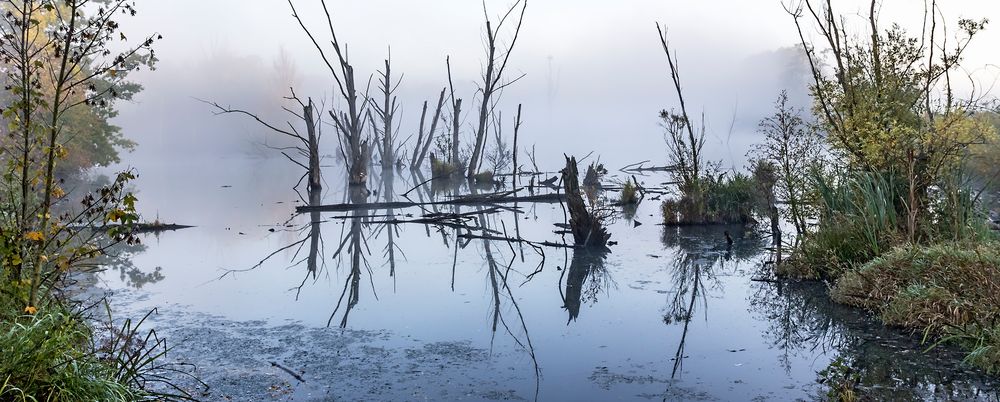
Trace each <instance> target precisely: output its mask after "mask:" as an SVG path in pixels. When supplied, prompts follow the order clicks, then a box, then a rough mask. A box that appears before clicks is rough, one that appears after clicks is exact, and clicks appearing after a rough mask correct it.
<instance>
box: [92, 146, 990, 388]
mask: <svg viewBox="0 0 1000 402" xmlns="http://www.w3.org/2000/svg"><path fill="white" fill-rule="evenodd" d="M288 165H290V164H288V163H287V162H286V161H280V160H274V159H254V158H229V159H205V160H198V159H192V160H190V161H187V162H186V163H184V164H183V165H178V164H175V163H171V162H163V163H162V164H157V163H153V162H150V163H145V164H143V165H142V166H141V172H140V179H139V181H138V183H139V184H138V185H139V188H138V189H137V191H138V194H139V198H140V200H142V201H145V204H143V207H144V208H145V210H144V212H145V216H146V217H147V218H150V219H151V218H153V217H154V216H158V217H159V218H160V219H163V220H165V221H176V222H177V223H182V224H191V225H195V226H196V227H194V228H191V229H186V230H182V231H176V232H164V233H158V234H150V235H147V236H146V237H145V238H144V244H143V245H142V246H139V247H134V248H131V249H123V250H120V251H121V253H120V254H119V256H118V257H119V258H118V259H117V260H116V262H114V263H113V264H111V266H110V267H109V269H108V270H107V271H106V272H105V273H103V274H101V276H100V278H99V279H100V285H101V286H102V287H104V288H106V289H108V290H110V291H111V292H112V293H113V296H112V298H111V300H112V301H113V303H114V308H115V311H116V314H117V315H118V316H119V318H123V317H141V316H142V315H143V314H145V312H146V311H148V310H149V309H153V308H156V309H157V313H156V314H154V315H153V316H152V317H151V318H150V320H149V321H148V322H147V323H145V324H146V326H147V327H148V328H153V329H156V330H157V331H158V332H159V334H160V335H163V336H166V337H167V338H168V341H169V343H170V345H172V347H173V348H174V349H173V350H172V351H171V352H170V354H169V355H168V357H169V360H170V361H172V362H178V363H185V364H191V365H193V366H194V367H195V368H196V369H195V370H194V372H195V374H196V375H198V376H199V377H200V378H201V379H202V380H204V381H205V382H206V383H208V384H209V385H210V387H211V388H209V389H207V390H206V389H204V388H198V387H197V386H196V385H197V384H194V383H190V382H184V381H180V382H181V383H182V384H184V386H185V387H188V388H190V389H192V390H196V391H197V392H198V393H197V395H198V396H199V397H200V398H203V399H205V400H539V401H563V400H566V401H580V400H665V401H667V400H670V401H672V400H782V401H783V400H812V399H816V398H818V397H819V396H821V394H822V393H824V392H826V388H825V386H824V385H822V384H821V383H820V381H818V380H819V379H820V377H821V375H820V374H818V373H819V372H821V371H824V370H827V369H828V367H831V363H833V366H832V367H833V369H832V370H834V371H836V370H841V371H843V372H848V373H849V374H848V375H850V376H852V377H850V378H852V379H855V380H856V381H858V382H859V384H860V386H862V387H865V388H866V389H870V390H872V391H873V392H875V395H881V396H882V397H883V398H884V399H894V400H899V399H902V400H911V399H917V400H920V399H925V400H937V399H945V400H951V399H959V400H966V399H968V400H997V398H998V395H1000V394H998V391H997V383H996V382H995V381H994V380H992V379H990V378H989V377H986V376H984V375H982V374H980V373H977V372H974V371H970V370H967V369H964V368H962V367H960V366H959V365H958V363H957V362H959V361H960V360H961V357H960V356H958V355H956V354H954V353H953V352H952V351H949V350H946V349H944V348H938V349H934V350H931V351H928V352H925V351H924V347H921V346H920V345H919V342H918V341H919V338H918V337H915V336H910V335H907V334H903V333H900V332H898V331H896V330H893V329H887V328H884V327H882V326H881V325H879V324H878V323H877V322H876V321H875V319H873V318H872V317H870V316H868V315H867V314H865V313H862V312H859V311H856V310H853V309H849V308H844V307H841V306H837V305H833V304H831V302H829V301H828V298H827V297H826V295H825V288H824V285H822V284H817V283H781V282H776V281H773V280H770V279H768V278H769V276H768V275H767V274H766V264H767V262H768V261H769V260H770V255H769V251H768V250H769V249H768V239H769V237H767V235H766V234H762V233H759V232H757V231H754V230H752V229H750V228H744V227H739V226H736V227H731V226H730V227H682V228H667V227H664V226H661V225H659V224H658V222H659V221H660V216H659V201H658V200H657V199H656V198H657V197H658V196H656V195H655V194H647V197H646V199H645V200H644V201H643V202H642V203H641V204H640V205H639V206H638V208H636V209H635V210H631V211H622V210H621V208H620V207H618V211H619V213H617V214H615V216H614V217H613V218H612V221H611V222H612V223H611V225H610V227H609V229H610V232H611V233H612V239H611V240H612V241H614V242H617V244H616V245H614V246H612V247H611V251H610V252H608V253H599V252H588V251H584V250H574V249H572V248H566V247H561V246H559V245H560V244H563V243H565V242H566V241H567V240H566V238H565V237H566V236H565V235H563V234H561V233H562V231H563V229H562V227H563V226H562V225H563V224H565V222H566V219H567V217H566V212H565V211H564V209H563V206H562V204H560V203H558V202H556V203H517V204H513V203H511V204H507V203H503V204H499V203H498V204H475V203H473V204H469V205H457V204H454V203H450V201H449V200H455V199H456V197H463V196H465V197H467V196H469V195H470V194H479V195H480V196H481V195H482V194H492V193H494V192H495V191H504V190H503V189H500V190H497V189H494V188H485V189H484V188H479V189H477V188H472V189H469V188H468V186H467V185H465V184H464V183H461V184H456V183H439V182H438V181H431V182H427V183H425V184H423V185H418V184H421V183H424V182H425V181H426V177H422V176H421V175H419V174H414V173H411V172H410V171H408V170H406V171H399V172H394V173H391V174H381V175H378V174H375V175H373V176H372V177H371V178H370V179H369V187H370V188H371V192H370V194H366V193H365V192H361V191H350V190H349V189H348V188H347V186H346V184H345V182H344V179H343V176H344V175H343V174H338V173H336V172H337V171H338V170H337V169H336V168H335V167H331V168H329V169H327V171H326V176H325V180H326V183H325V190H324V191H323V192H322V195H321V196H319V195H316V196H315V197H314V199H312V200H310V199H308V198H309V197H304V196H300V195H299V194H298V193H297V192H296V191H294V190H293V189H292V187H293V185H294V184H295V183H296V181H297V180H298V179H299V173H298V172H297V171H295V170H294V168H291V167H289V166H288ZM556 174H557V173H550V174H548V175H544V176H540V178H541V179H545V178H548V177H549V176H555V175H556ZM626 177H627V175H626V174H624V173H621V172H612V173H611V174H609V175H608V176H606V177H605V178H604V182H605V183H606V184H612V185H613V184H614V183H620V182H621V181H622V180H624V179H625V178H626ZM193 178H197V179H193ZM667 179H668V178H667V177H663V176H658V175H656V174H653V175H649V176H641V177H639V180H640V181H641V182H644V183H647V184H657V183H661V182H663V181H666V180H667ZM508 180H509V178H508ZM508 187H509V186H508ZM535 193H536V194H551V193H553V190H550V189H545V188H538V189H537V190H535ZM404 194H405V195H404ZM518 195H527V194H518ZM595 196H596V197H603V198H604V199H606V200H612V199H614V198H615V197H617V193H616V192H614V191H608V192H605V193H603V194H595ZM310 201H312V204H320V203H322V204H342V203H343V204H360V203H368V204H371V203H388V202H393V203H395V204H391V205H392V206H393V208H391V209H385V208H382V209H374V208H365V209H354V210H349V211H343V212H313V213H305V214H296V213H295V210H296V207H299V206H303V205H306V204H309V203H310ZM409 201H412V202H414V203H425V202H428V201H434V202H438V204H430V205H419V206H413V207H401V205H403V204H400V203H401V202H409ZM428 218H433V219H431V220H428ZM428 222H433V223H428ZM469 227H473V228H479V229H480V230H477V231H470V230H468V228H469ZM484 233H485V234H487V235H486V236H482V235H483V234H484ZM727 233H729V234H731V236H732V238H733V245H732V246H731V247H729V246H727V241H726V234H727ZM484 237H485V238H484ZM569 237H571V236H569ZM504 238H520V239H525V240H529V241H530V243H524V242H510V241H506V240H502V239H504ZM569 241H571V239H570V240H569ZM827 372H831V370H827ZM837 372H840V371H837Z"/></svg>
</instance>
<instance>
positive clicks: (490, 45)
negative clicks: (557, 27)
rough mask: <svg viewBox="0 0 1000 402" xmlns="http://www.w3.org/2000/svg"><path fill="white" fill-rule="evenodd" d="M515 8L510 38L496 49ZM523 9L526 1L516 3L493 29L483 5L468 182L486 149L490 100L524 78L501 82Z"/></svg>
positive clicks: (514, 42)
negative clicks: (482, 57) (482, 58)
mask: <svg viewBox="0 0 1000 402" xmlns="http://www.w3.org/2000/svg"><path fill="white" fill-rule="evenodd" d="M518 6H520V8H521V10H520V13H519V16H518V18H517V26H516V27H515V28H514V38H513V39H512V40H511V41H510V44H509V45H507V46H506V47H498V43H497V42H498V37H497V36H498V35H499V34H500V31H501V29H503V27H504V24H505V23H506V22H507V21H508V19H509V18H510V17H511V15H512V14H513V13H514V12H515V11H516V10H517V8H518ZM527 7H528V1H527V0H523V1H522V0H518V1H517V2H516V3H514V5H513V6H511V7H510V8H509V9H508V10H507V13H505V14H504V15H503V17H501V18H500V21H499V22H498V23H497V24H496V26H493V22H492V21H490V17H489V14H488V12H487V11H486V8H485V5H484V7H483V15H484V16H485V17H486V64H485V65H486V71H485V72H484V73H483V83H482V88H480V89H479V91H480V92H482V98H481V99H480V102H481V103H480V105H479V127H478V129H477V130H476V143H475V145H474V146H473V147H472V157H471V159H469V166H468V174H467V177H470V178H471V177H473V176H475V175H476V173H478V171H479V168H480V164H482V159H483V151H484V148H485V147H486V136H487V134H488V132H489V129H488V125H489V118H490V115H491V114H492V111H493V107H494V105H495V101H496V99H494V96H497V95H498V92H500V91H502V90H503V88H505V87H507V86H508V85H510V84H513V83H514V82H516V81H518V80H519V79H521V78H522V77H524V75H521V76H520V77H518V78H515V79H513V80H511V81H506V82H505V81H504V80H503V78H504V72H505V70H506V69H507V62H508V61H509V60H510V55H511V53H512V52H513V50H514V45H515V44H517V38H518V36H519V35H520V33H521V24H522V23H523V22H524V11H525V10H526V9H527Z"/></svg>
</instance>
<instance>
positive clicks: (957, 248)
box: [830, 242, 1000, 372]
mask: <svg viewBox="0 0 1000 402" xmlns="http://www.w3.org/2000/svg"><path fill="white" fill-rule="evenodd" d="M830 293H831V296H832V297H833V299H834V300H835V301H837V302H839V303H844V304H849V305H853V306H858V307H863V308H866V309H869V310H871V311H873V312H875V313H876V314H878V316H879V317H880V319H881V320H882V321H884V322H885V323H886V324H889V325H894V326H901V327H905V328H910V329H913V330H919V331H922V332H923V333H924V335H925V337H924V339H925V341H932V340H937V341H938V343H940V342H950V343H954V344H958V345H960V346H962V347H964V348H966V349H967V350H968V351H969V352H970V353H969V355H968V358H967V359H966V360H967V362H969V363H972V364H975V365H976V366H979V367H982V368H985V369H987V370H989V371H991V372H996V371H997V370H998V369H1000V351H998V349H997V346H1000V322H998V320H997V318H998V317H997V311H1000V243H997V242H963V243H941V244H934V245H930V246H904V247H898V248H896V249H894V250H892V251H890V252H888V253H886V254H885V255H882V256H879V257H877V258H875V259H873V260H872V261H870V262H868V263H867V264H864V265H863V266H862V267H860V268H859V269H856V270H852V271H848V272H845V273H844V274H843V275H842V276H841V277H840V279H839V280H837V282H836V284H835V286H834V287H833V288H832V289H831V292H830Z"/></svg>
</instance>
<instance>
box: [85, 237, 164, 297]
mask: <svg viewBox="0 0 1000 402" xmlns="http://www.w3.org/2000/svg"><path fill="white" fill-rule="evenodd" d="M144 252H146V245H145V244H141V243H140V244H135V245H127V244H125V243H120V244H117V245H115V246H113V247H111V249H110V250H108V251H107V253H106V254H104V255H102V256H101V257H100V258H99V259H98V261H97V264H98V265H100V266H102V267H105V269H110V270H114V271H118V275H119V279H120V280H121V281H122V283H124V284H125V285H126V286H128V287H131V288H133V289H142V287H143V286H146V285H150V284H154V283H157V282H160V281H162V280H163V279H164V276H163V268H162V267H156V268H154V269H153V271H152V272H146V271H143V270H141V269H139V268H138V267H136V266H135V264H133V263H132V260H133V258H134V257H135V256H136V255H139V254H142V253H144Z"/></svg>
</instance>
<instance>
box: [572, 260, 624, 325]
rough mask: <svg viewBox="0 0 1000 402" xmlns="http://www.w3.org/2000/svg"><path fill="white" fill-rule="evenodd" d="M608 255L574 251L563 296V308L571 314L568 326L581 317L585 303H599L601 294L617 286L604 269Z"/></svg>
mask: <svg viewBox="0 0 1000 402" xmlns="http://www.w3.org/2000/svg"><path fill="white" fill-rule="evenodd" d="M607 255H608V253H607V252H606V251H589V250H584V249H578V250H575V251H573V260H572V262H570V265H569V270H568V273H567V274H566V292H565V294H564V295H563V308H564V309H566V311H567V312H569V320H568V321H567V324H568V323H571V322H573V321H575V320H576V319H577V317H579V316H580V306H581V305H582V304H583V303H584V302H587V303H590V304H593V303H597V300H598V297H599V295H600V294H601V293H607V291H608V289H609V288H610V287H613V286H615V285H614V280H613V279H612V278H611V274H610V273H609V272H608V270H607V269H606V268H605V267H604V260H605V259H606V258H607Z"/></svg>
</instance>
